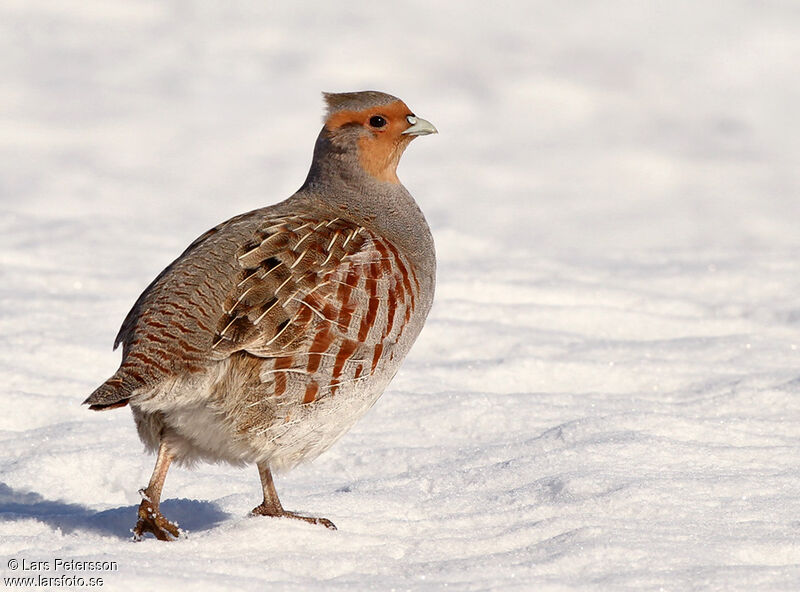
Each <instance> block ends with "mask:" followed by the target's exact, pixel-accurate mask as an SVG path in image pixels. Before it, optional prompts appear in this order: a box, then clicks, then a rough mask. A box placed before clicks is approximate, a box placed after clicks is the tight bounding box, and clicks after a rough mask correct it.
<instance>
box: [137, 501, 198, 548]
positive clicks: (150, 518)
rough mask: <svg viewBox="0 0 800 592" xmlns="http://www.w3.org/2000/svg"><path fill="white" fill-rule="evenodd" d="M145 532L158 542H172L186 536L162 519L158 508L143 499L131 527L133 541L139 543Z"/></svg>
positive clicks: (174, 525)
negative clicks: (136, 519)
mask: <svg viewBox="0 0 800 592" xmlns="http://www.w3.org/2000/svg"><path fill="white" fill-rule="evenodd" d="M143 497H144V496H143ZM146 532H150V533H152V534H153V535H155V537H156V538H157V539H158V540H159V541H174V540H176V539H179V538H181V537H185V536H186V531H184V530H181V529H180V528H179V527H178V525H177V524H175V523H174V522H170V521H169V520H167V519H166V518H164V515H163V514H162V513H161V512H159V510H158V508H157V507H155V506H153V504H152V502H151V501H150V500H149V499H147V498H146V497H145V499H143V500H142V503H141V504H140V505H139V520H138V521H137V522H136V526H134V527H133V540H134V541H141V540H142V538H143V537H144V533H146Z"/></svg>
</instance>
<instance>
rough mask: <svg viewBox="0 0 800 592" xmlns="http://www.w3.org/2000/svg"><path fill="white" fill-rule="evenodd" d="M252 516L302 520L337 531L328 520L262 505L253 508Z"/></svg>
mask: <svg viewBox="0 0 800 592" xmlns="http://www.w3.org/2000/svg"><path fill="white" fill-rule="evenodd" d="M250 514H251V515H252V516H272V517H274V518H294V519H295V520H302V521H304V522H309V523H311V524H321V525H322V526H324V527H325V528H328V529H330V530H337V528H336V525H335V524H334V523H333V522H331V521H330V520H328V519H327V518H319V517H317V516H303V515H302V514H298V513H296V512H290V511H288V510H284V509H283V508H280V509H277V508H272V507H268V506H265V505H264V504H261V505H260V506H256V507H255V508H253V510H252V512H250Z"/></svg>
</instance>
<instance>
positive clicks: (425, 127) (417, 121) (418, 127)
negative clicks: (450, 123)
mask: <svg viewBox="0 0 800 592" xmlns="http://www.w3.org/2000/svg"><path fill="white" fill-rule="evenodd" d="M406 121H407V122H408V123H410V124H411V127H409V128H407V129H406V130H405V131H404V132H402V133H403V134H404V135H409V136H427V135H428V134H438V133H439V130H437V129H436V128H435V127H434V126H433V124H432V123H431V122H430V121H427V120H425V119H422V117H415V116H414V115H409V116H408V117H406Z"/></svg>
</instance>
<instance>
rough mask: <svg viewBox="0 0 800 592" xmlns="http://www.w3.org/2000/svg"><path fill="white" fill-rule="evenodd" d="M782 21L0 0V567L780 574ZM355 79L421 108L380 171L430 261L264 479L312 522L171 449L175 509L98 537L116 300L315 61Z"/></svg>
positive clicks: (357, 6) (298, 150)
mask: <svg viewBox="0 0 800 592" xmlns="http://www.w3.org/2000/svg"><path fill="white" fill-rule="evenodd" d="M799 56H800V6H799V5H798V4H797V3H796V2H793V1H791V0H785V1H780V0H775V1H772V2H750V1H745V0H731V1H729V2H725V3H721V2H639V1H624V0H612V1H608V2H587V1H577V0H575V1H569V2H560V3H554V2H544V1H542V2H497V3H490V2H485V1H480V2H469V1H466V2H459V3H446V2H444V3H434V2H394V3H385V4H383V3H378V2H358V1H348V2H346V3H310V2H292V3H284V4H282V5H279V6H273V5H272V3H270V2H252V3H245V2H241V3H238V2H237V3H234V2H230V3H229V2H189V1H177V0H175V1H166V0H165V1H159V2H155V1H153V2H144V1H143V2H124V1H121V0H120V1H100V0H95V1H86V0H84V1H80V2H64V1H58V2H57V1H53V2H44V1H41V0H35V1H33V0H6V1H4V2H3V3H2V5H0V385H2V386H0V403H1V405H2V406H1V407H0V440H2V445H0V449H1V450H2V454H0V557H2V563H0V572H2V575H3V576H4V577H8V576H11V575H23V576H24V575H36V573H35V572H20V571H16V572H12V571H11V570H9V569H8V568H7V561H8V560H9V559H11V558H18V559H20V560H21V559H23V558H24V559H26V560H41V559H48V560H52V559H53V558H55V557H61V558H65V559H85V560H101V559H106V560H115V561H117V562H118V564H119V566H120V568H119V571H116V572H113V573H104V574H101V575H102V576H104V577H105V580H106V586H105V589H108V590H146V589H150V590H161V589H176V588H178V587H183V588H184V589H192V590H226V589H232V588H234V587H235V588H237V589H241V590H265V589H269V590H281V589H319V590H337V589H341V590H353V589H374V590H389V589H398V590H406V589H413V590H426V589H428V590H441V589H443V588H444V587H445V586H447V587H449V588H450V589H455V590H489V589H492V590H506V589H518V590H532V589H536V590H637V591H638V590H720V591H723V590H724V591H727V590H791V589H798V588H800V542H798V540H799V537H800V497H799V496H800V399H798V394H799V393H800V363H799V362H800V351H798V347H800V258H799V256H800V107H799V106H800V66H798V59H799ZM362 89H376V90H383V91H387V92H390V93H392V94H395V95H397V96H399V97H401V98H402V99H404V100H405V101H406V102H407V103H408V104H409V106H410V107H411V108H412V109H413V110H414V111H415V112H416V113H417V114H418V115H420V116H422V117H425V118H426V119H429V120H431V121H432V122H434V123H435V124H436V126H437V127H438V128H439V130H440V132H441V133H440V135H438V136H429V137H425V138H421V139H418V140H416V141H415V142H414V144H413V145H412V146H411V147H410V148H409V150H408V152H407V153H406V155H405V157H404V159H403V162H402V163H401V166H400V169H399V174H400V177H401V179H402V180H403V181H404V183H405V184H406V186H407V187H408V188H409V189H410V190H411V192H412V193H413V194H414V195H415V196H416V197H417V199H418V201H419V202H420V205H421V207H422V208H423V210H424V211H425V212H426V214H427V216H428V219H429V221H430V223H431V226H432V228H433V230H434V235H435V237H436V240H437V247H438V252H439V260H440V269H439V287H438V293H437V301H436V304H435V306H434V309H433V311H432V313H431V316H430V319H429V322H428V325H427V327H426V329H425V331H424V332H423V334H422V336H421V337H420V340H419V341H418V343H417V345H416V347H415V349H414V350H413V351H412V353H411V355H410V356H409V358H408V360H407V362H406V364H405V365H404V366H403V369H402V370H401V371H400V373H399V374H398V376H397V378H396V379H395V381H394V382H393V383H392V385H391V386H390V388H389V389H388V390H387V392H386V394H385V395H384V397H383V398H382V399H381V400H380V401H379V402H378V404H377V405H376V406H375V408H374V409H373V410H372V411H371V412H370V413H369V414H368V415H367V416H366V417H365V418H364V419H363V420H362V421H361V422H360V423H359V424H358V425H357V426H356V427H355V428H354V429H353V430H352V431H351V432H350V433H349V434H348V435H346V436H345V437H344V438H343V439H342V440H341V441H340V442H339V443H338V444H337V445H336V446H334V448H332V449H331V450H330V451H329V452H328V453H326V454H325V455H323V456H322V457H320V458H319V459H318V460H317V461H316V462H315V463H313V464H311V465H306V466H303V467H300V468H298V469H296V470H295V471H293V472H291V473H289V474H287V475H284V476H280V477H279V478H278V480H277V486H278V490H279V493H280V494H281V499H282V500H283V502H284V505H285V506H286V507H288V508H291V509H294V510H301V511H305V512H309V513H312V514H317V515H323V516H326V517H328V518H330V519H332V520H333V521H334V522H335V523H336V524H337V525H338V526H339V531H337V532H330V531H327V530H325V529H323V528H319V527H314V526H312V525H307V524H301V523H295V522H293V521H287V520H267V519H258V518H250V517H248V516H247V512H248V511H249V510H250V509H251V508H252V507H253V506H255V505H256V504H257V503H258V502H259V501H260V497H259V496H260V487H259V482H258V475H257V471H256V470H255V468H252V467H248V468H234V467H228V466H211V465H198V466H197V467H195V468H194V469H193V470H188V469H181V468H175V469H174V470H172V471H171V472H170V474H169V476H168V479H167V483H166V488H165V491H164V498H165V500H167V501H165V503H164V504H163V510H164V513H165V514H166V515H167V516H168V517H171V518H173V519H176V520H178V521H179V522H180V523H181V525H182V526H183V527H185V528H187V529H188V530H189V531H190V534H189V537H188V539H186V540H183V541H180V542H177V543H173V544H167V545H165V544H162V543H159V542H157V541H154V540H152V539H148V540H147V541H145V542H142V543H139V544H133V543H131V542H129V536H130V533H129V529H130V528H131V527H132V526H133V523H134V522H135V512H136V506H137V505H138V502H139V496H138V494H137V489H138V488H139V487H141V486H143V485H145V484H146V482H147V479H148V478H149V475H150V471H151V469H152V464H153V459H152V457H149V456H147V455H146V454H145V453H144V452H143V451H142V447H141V445H140V443H139V441H138V439H137V436H136V433H135V429H134V426H133V421H132V420H131V417H130V412H129V411H128V410H127V409H123V410H116V411H111V412H107V413H102V414H99V413H91V412H89V411H88V410H87V409H86V408H84V407H81V406H80V402H81V401H82V400H83V399H84V398H85V397H86V396H87V395H88V394H89V393H90V392H91V391H92V390H93V389H94V388H95V387H96V386H97V385H98V384H100V383H101V382H102V381H103V380H105V379H106V378H107V377H108V376H109V375H110V374H112V373H113V371H114V370H115V369H116V366H117V364H118V363H119V353H118V352H112V351H111V348H110V345H111V342H112V340H113V337H114V335H115V333H116V330H117V328H118V327H119V324H120V323H121V321H122V319H123V317H124V315H125V314H126V312H127V310H128V309H129V307H130V306H131V305H132V303H133V301H134V300H135V298H136V296H137V295H138V294H139V293H140V291H141V290H142V289H143V288H144V287H145V286H146V285H147V284H148V283H149V281H150V280H151V279H152V277H153V276H155V275H156V274H157V273H158V272H159V271H160V270H161V269H162V268H163V267H164V266H165V265H166V264H167V263H169V262H170V261H171V260H172V259H173V258H174V257H175V256H177V255H178V254H179V253H180V251H181V250H182V249H183V248H184V247H185V246H186V245H187V244H188V243H189V242H190V241H191V240H193V239H194V238H195V237H196V236H197V235H199V234H200V233H202V232H203V231H205V230H206V229H208V228H210V227H211V226H213V225H215V224H216V223H218V222H220V221H222V220H224V219H226V218H229V217H231V216H233V215H235V214H238V213H240V212H243V211H247V210H250V209H253V208H256V207H260V206H262V205H267V204H269V203H274V202H276V201H279V200H281V199H283V198H285V197H287V196H288V195H290V194H291V193H292V192H293V191H294V190H295V189H297V188H298V187H299V185H300V184H301V183H302V181H303V179H304V177H305V173H306V171H307V167H308V165H309V162H310V158H311V149H312V146H313V142H314V139H315V137H316V134H317V133H318V131H319V128H320V125H321V115H322V101H321V97H320V92H321V91H323V90H325V91H350V90H362ZM50 575H52V574H50ZM73 575H74V574H73ZM78 575H81V576H84V577H87V578H88V577H90V576H96V575H98V574H95V573H88V572H80V573H79V574H78Z"/></svg>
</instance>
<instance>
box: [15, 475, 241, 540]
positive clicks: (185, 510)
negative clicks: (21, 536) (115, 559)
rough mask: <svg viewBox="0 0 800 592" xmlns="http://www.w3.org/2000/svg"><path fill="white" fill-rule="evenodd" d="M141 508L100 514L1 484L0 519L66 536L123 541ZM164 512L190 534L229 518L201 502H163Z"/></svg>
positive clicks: (124, 508) (213, 505) (131, 507)
mask: <svg viewBox="0 0 800 592" xmlns="http://www.w3.org/2000/svg"><path fill="white" fill-rule="evenodd" d="M138 508H139V506H138V505H135V506H125V507H122V508H112V509H110V510H103V511H102V512H98V511H97V510H93V509H91V508H87V507H86V506H82V505H80V504H70V503H66V502H62V501H53V500H48V499H45V498H43V497H42V496H41V495H39V494H38V493H35V492H32V491H29V492H23V491H15V490H13V489H11V488H10V487H9V486H8V485H6V484H5V483H0V520H2V521H3V522H7V521H11V520H24V519H26V518H33V519H34V520H38V521H39V522H43V523H45V524H47V525H48V526H50V527H52V528H55V529H58V530H60V531H61V532H62V533H64V534H70V533H72V532H75V531H91V532H96V533H99V534H102V535H106V536H113V537H116V538H120V539H127V538H130V537H131V536H132V535H131V529H132V528H133V526H134V524H135V523H136V511H137V509H138ZM161 509H162V511H163V513H164V515H165V516H167V517H169V519H170V520H171V521H173V522H177V523H178V524H179V525H180V527H181V528H182V529H184V530H186V531H188V532H190V533H191V532H197V531H202V530H208V529H210V528H213V527H214V526H216V525H217V524H219V523H220V522H222V521H223V520H225V519H227V518H228V517H229V515H228V514H227V513H226V512H223V511H222V510H220V509H219V508H218V507H217V506H216V504H213V503H211V502H205V501H197V500H188V499H173V500H165V501H163V502H161Z"/></svg>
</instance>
